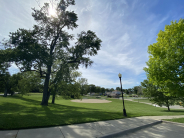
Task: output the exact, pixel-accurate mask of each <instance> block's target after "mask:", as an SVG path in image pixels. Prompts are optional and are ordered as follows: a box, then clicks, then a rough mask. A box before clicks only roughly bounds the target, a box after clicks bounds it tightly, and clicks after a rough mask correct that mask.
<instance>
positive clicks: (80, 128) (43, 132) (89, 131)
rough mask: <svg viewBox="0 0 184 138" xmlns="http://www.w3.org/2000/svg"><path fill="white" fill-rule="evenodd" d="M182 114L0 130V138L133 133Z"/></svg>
mask: <svg viewBox="0 0 184 138" xmlns="http://www.w3.org/2000/svg"><path fill="white" fill-rule="evenodd" d="M177 117H179V118H180V117H184V115H182V116H143V117H135V118H126V119H118V120H109V121H99V122H92V123H84V124H76V125H67V126H57V127H49V128H38V129H21V130H5V131H2V130H1V131H0V138H96V137H99V138H100V137H101V138H107V137H114V135H116V134H121V135H122V134H127V133H133V132H134V131H135V130H138V129H140V128H146V127H148V126H149V127H151V126H153V125H156V124H159V123H161V121H160V119H168V118H177Z"/></svg>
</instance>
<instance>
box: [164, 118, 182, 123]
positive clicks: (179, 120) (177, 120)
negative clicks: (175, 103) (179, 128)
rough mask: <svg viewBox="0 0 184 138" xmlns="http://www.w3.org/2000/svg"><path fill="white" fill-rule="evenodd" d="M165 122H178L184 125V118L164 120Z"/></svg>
mask: <svg viewBox="0 0 184 138" xmlns="http://www.w3.org/2000/svg"><path fill="white" fill-rule="evenodd" d="M163 120H166V121H171V122H177V123H184V118H174V119H163Z"/></svg>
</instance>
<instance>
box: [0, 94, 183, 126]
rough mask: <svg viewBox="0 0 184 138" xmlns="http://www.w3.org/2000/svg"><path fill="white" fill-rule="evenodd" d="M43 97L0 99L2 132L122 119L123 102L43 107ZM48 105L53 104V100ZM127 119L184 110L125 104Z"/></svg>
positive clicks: (64, 103) (63, 103) (58, 102)
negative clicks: (5, 130)
mask: <svg viewBox="0 0 184 138" xmlns="http://www.w3.org/2000/svg"><path fill="white" fill-rule="evenodd" d="M41 99H42V94H30V96H23V97H22V96H20V95H18V94H17V95H15V96H13V97H11V96H8V97H3V96H0V118H1V119H0V129H19V128H35V127H48V126H57V125H67V124H77V123H85V122H92V121H100V120H112V119H120V118H123V113H122V101H121V100H119V99H109V100H110V101H112V102H111V103H74V102H71V101H70V100H64V99H62V98H61V97H59V98H56V104H49V106H41V105H40V103H41ZM49 103H51V98H50V101H49ZM125 107H126V111H127V115H128V117H136V116H157V115H159V116H160V115H184V110H179V109H178V110H174V109H172V110H171V111H170V112H168V111H167V109H165V108H159V107H154V106H151V105H146V104H142V103H137V102H131V101H125Z"/></svg>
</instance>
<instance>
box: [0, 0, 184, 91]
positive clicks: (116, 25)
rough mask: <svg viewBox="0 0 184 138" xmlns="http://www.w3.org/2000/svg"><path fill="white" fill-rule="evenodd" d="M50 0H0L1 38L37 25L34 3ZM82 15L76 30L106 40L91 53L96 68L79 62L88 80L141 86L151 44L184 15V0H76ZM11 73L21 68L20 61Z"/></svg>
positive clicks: (127, 86)
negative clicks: (95, 53)
mask: <svg viewBox="0 0 184 138" xmlns="http://www.w3.org/2000/svg"><path fill="white" fill-rule="evenodd" d="M36 1H38V2H39V3H40V5H41V6H42V5H43V3H44V2H49V0H26V1H25V0H0V3H1V5H0V19H1V25H0V40H2V39H3V38H5V39H8V34H9V32H14V31H16V30H17V29H18V28H26V29H31V28H32V26H33V24H35V22H34V20H33V18H32V16H31V12H32V10H31V8H32V7H36V8H38V3H37V2H36ZM69 10H74V11H75V12H76V13H77V15H78V21H77V24H78V25H79V26H78V28H77V29H75V30H73V31H70V33H72V34H75V35H76V34H77V33H80V32H81V31H87V30H92V31H94V32H96V34H97V36H98V37H99V38H100V39H101V40H102V47H101V50H100V51H99V52H98V55H96V56H94V57H91V59H92V60H93V61H94V64H93V65H92V67H89V68H87V69H86V68H84V67H82V66H81V67H80V68H79V71H80V72H82V77H84V78H87V79H88V83H89V84H95V85H96V86H101V87H105V88H116V87H119V86H120V84H119V78H118V73H119V72H120V73H121V74H122V85H123V88H132V87H133V86H138V85H140V82H141V81H143V80H144V79H146V74H145V72H144V71H143V67H145V66H146V63H145V62H146V61H148V53H147V48H148V46H149V45H150V44H153V43H155V42H156V38H157V34H158V32H159V30H164V27H165V25H169V24H170V22H171V21H172V20H177V21H178V20H179V19H180V18H184V1H183V0H76V5H75V6H71V7H69ZM9 70H10V72H11V74H13V73H16V72H18V69H17V68H16V66H15V65H12V67H11V68H10V69H9Z"/></svg>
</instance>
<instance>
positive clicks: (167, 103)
mask: <svg viewBox="0 0 184 138" xmlns="http://www.w3.org/2000/svg"><path fill="white" fill-rule="evenodd" d="M166 105H167V109H168V111H170V108H169V101H168V99H167V101H166Z"/></svg>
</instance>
